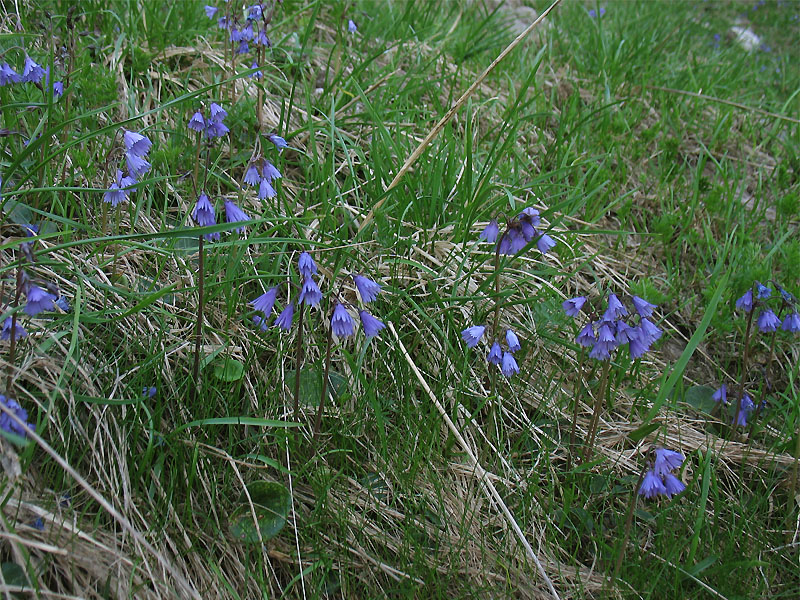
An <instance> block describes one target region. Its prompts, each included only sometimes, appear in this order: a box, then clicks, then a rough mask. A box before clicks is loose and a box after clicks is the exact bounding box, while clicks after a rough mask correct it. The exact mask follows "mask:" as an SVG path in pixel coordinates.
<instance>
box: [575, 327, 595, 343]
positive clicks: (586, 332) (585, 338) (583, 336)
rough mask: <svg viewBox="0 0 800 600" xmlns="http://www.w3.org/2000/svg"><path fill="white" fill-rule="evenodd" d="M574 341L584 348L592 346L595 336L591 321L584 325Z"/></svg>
mask: <svg viewBox="0 0 800 600" xmlns="http://www.w3.org/2000/svg"><path fill="white" fill-rule="evenodd" d="M575 341H576V342H577V343H578V344H580V345H581V346H583V347H584V348H591V347H592V346H594V344H595V342H596V341H597V338H595V336H594V329H593V328H592V324H591V323H587V324H586V325H584V327H583V329H581V331H580V333H578V337H576V338H575Z"/></svg>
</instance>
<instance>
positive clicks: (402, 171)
mask: <svg viewBox="0 0 800 600" xmlns="http://www.w3.org/2000/svg"><path fill="white" fill-rule="evenodd" d="M560 3H561V0H555V2H553V3H552V4H551V5H550V6H549V7H547V10H545V11H544V12H543V13H542V14H541V15H539V18H538V19H536V20H535V21H534V22H533V23H531V24H530V25H528V27H527V28H526V29H525V31H523V32H522V33H520V34H519V35H518V36H517V37H516V38H514V41H512V42H511V43H510V44H509V45H508V46H506V47H505V48H504V49H503V51H502V52H501V53H500V54H498V55H497V58H495V59H494V60H493V61H492V63H491V64H490V65H489V66H488V67H486V69H485V70H484V71H483V73H481V74H480V75H479V76H478V78H477V79H476V80H475V81H473V82H472V85H470V86H469V88H467V91H466V92H464V93H463V94H462V95H461V97H460V98H459V99H458V100H456V103H455V104H453V106H452V107H451V108H450V110H448V111H447V112H446V113H445V115H444V116H443V117H442V118H441V119H439V122H438V123H436V125H434V126H433V129H431V130H430V132H429V133H428V135H426V136H425V139H424V140H422V141H421V142H420V143H419V145H418V146H417V148H416V150H414V152H412V153H411V156H409V157H408V158H407V159H406V162H405V163H404V164H403V166H402V167H400V170H399V171H398V172H397V175H395V176H394V179H392V182H391V183H390V184H389V185H388V187H387V188H386V191H387V192H388V191H389V190H391V189H392V188H393V187H395V186H396V185H397V184H398V182H399V181H400V179H402V178H403V175H405V174H406V172H407V171H408V170H409V169H410V168H411V166H412V165H413V164H414V163H415V162H417V159H418V158H419V157H420V156H421V155H422V153H423V152H425V148H427V147H428V145H429V144H430V143H431V142H432V141H433V139H434V138H435V137H436V136H437V135H439V132H440V131H441V130H442V129H443V128H444V126H445V125H447V123H448V122H449V121H450V119H452V118H453V117H454V116H455V114H456V113H457V112H458V111H459V110H460V109H461V107H462V106H464V104H465V103H466V102H467V100H468V99H469V98H470V96H472V94H473V93H474V92H475V90H477V89H478V87H480V85H481V84H482V83H483V80H484V79H486V78H487V77H488V76H489V73H491V72H492V71H494V69H495V67H497V65H498V64H500V62H501V61H502V60H503V59H504V58H505V57H506V56H508V54H510V53H511V51H512V50H514V48H516V47H517V46H518V45H519V44H520V43H521V42H522V40H524V39H525V38H526V37H527V36H528V34H529V33H530V32H531V31H533V30H534V29H536V27H537V26H538V25H539V23H541V22H542V21H544V19H545V17H547V15H548V14H550V11H551V10H553V9H554V8H555V7H556V6H558V5H559V4H560ZM385 200H386V198H383V199H381V200H379V201H378V202H376V203H375V206H373V207H372V208H371V209H370V211H369V213H368V214H367V216H366V217H365V218H364V221H363V222H362V223H361V226H360V227H359V228H358V230H359V231H362V230H363V229H364V227H366V226H367V225H368V224H369V222H370V221H372V219H373V218H374V216H375V211H377V210H378V209H379V208H380V207H381V206H382V205H383V203H384V201H385Z"/></svg>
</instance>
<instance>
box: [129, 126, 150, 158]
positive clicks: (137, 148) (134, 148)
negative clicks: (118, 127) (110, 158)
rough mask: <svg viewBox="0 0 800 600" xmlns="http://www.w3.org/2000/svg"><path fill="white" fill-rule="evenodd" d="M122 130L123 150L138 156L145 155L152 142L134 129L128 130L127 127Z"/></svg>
mask: <svg viewBox="0 0 800 600" xmlns="http://www.w3.org/2000/svg"><path fill="white" fill-rule="evenodd" d="M124 131H125V133H124V134H123V136H122V137H123V141H124V142H125V150H126V151H127V152H128V154H132V155H134V156H139V157H144V156H147V153H148V152H150V148H151V147H152V146H153V142H151V141H150V140H148V139H147V138H146V137H144V136H143V135H141V134H140V133H136V132H135V131H128V130H127V129H125V130H124Z"/></svg>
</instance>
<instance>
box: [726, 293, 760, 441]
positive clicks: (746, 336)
mask: <svg viewBox="0 0 800 600" xmlns="http://www.w3.org/2000/svg"><path fill="white" fill-rule="evenodd" d="M755 312H756V307H755V306H753V308H752V309H751V310H750V312H749V313H748V315H747V329H745V333H744V351H743V352H742V376H741V378H740V380H739V388H738V390H737V394H736V395H737V400H736V412H735V413H733V423H731V429H730V431H731V435H733V432H734V431H735V430H736V422H737V420H738V419H739V413H740V412H741V411H742V399H743V396H744V384H745V381H747V359H748V358H750V352H749V350H750V329H751V328H752V325H753V314H755Z"/></svg>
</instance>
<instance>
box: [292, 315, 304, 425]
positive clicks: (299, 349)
mask: <svg viewBox="0 0 800 600" xmlns="http://www.w3.org/2000/svg"><path fill="white" fill-rule="evenodd" d="M304 307H305V305H304V304H303V303H302V302H298V303H297V310H298V311H300V314H299V315H298V318H297V341H296V344H295V357H296V360H295V366H294V419H295V421H296V420H297V418H298V416H299V414H300V366H301V365H302V364H303V316H304V315H305V312H306V311H305V310H303V308H304Z"/></svg>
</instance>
